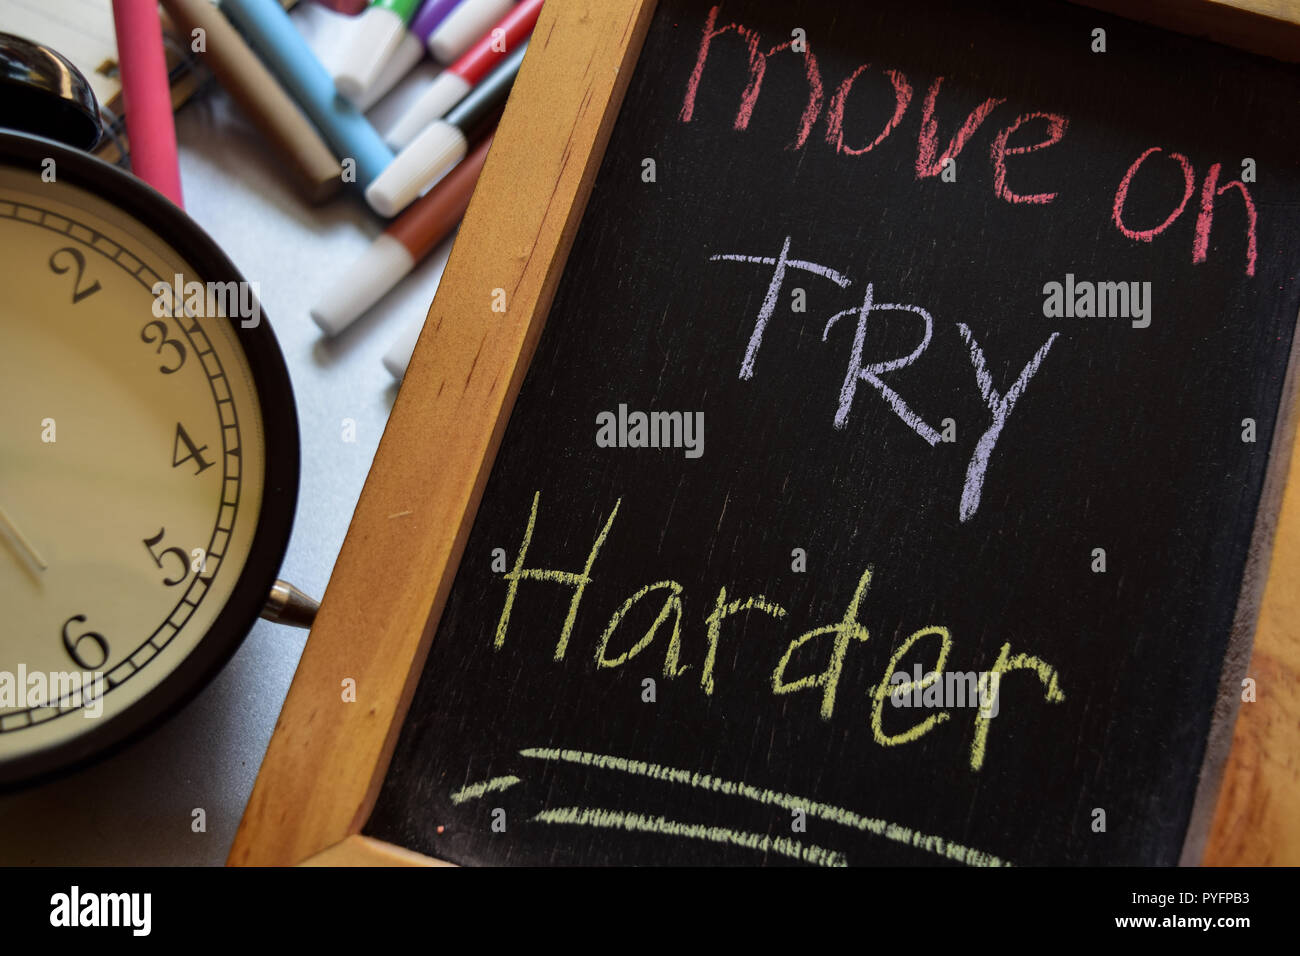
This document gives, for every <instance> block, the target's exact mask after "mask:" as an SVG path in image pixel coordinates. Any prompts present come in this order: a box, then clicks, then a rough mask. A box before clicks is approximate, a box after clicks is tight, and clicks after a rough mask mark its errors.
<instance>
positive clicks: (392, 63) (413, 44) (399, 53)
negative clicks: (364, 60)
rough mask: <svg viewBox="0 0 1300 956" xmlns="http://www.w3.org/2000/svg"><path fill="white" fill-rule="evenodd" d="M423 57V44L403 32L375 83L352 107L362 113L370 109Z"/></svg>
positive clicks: (415, 37)
mask: <svg viewBox="0 0 1300 956" xmlns="http://www.w3.org/2000/svg"><path fill="white" fill-rule="evenodd" d="M423 57H424V44H423V43H421V42H420V38H419V37H417V36H416V35H415V34H414V33H411V32H410V31H408V30H403V31H402V39H401V40H399V41H398V42H397V49H396V50H394V51H393V55H392V56H390V57H389V58H388V60H387V62H385V63H384V65H383V68H382V69H380V71H379V76H377V77H376V78H375V82H373V83H371V84H370V86H369V87H368V88H367V89H366V91H365V92H364V93H362V94H361V99H359V100H353V101H352V105H353V106H355V107H356V108H357V109H359V110H361V112H363V113H364V112H365V111H366V110H368V109H370V107H372V106H374V105H375V104H376V103H378V102H379V101H380V100H382V99H383V98H384V96H385V95H387V93H388V91H389V90H391V89H392V88H393V87H394V86H396V85H397V82H398V80H400V79H401V78H402V77H404V76H406V74H408V73H410V72H411V70H413V69H414V68H415V64H417V63H419V62H420V60H421V59H423Z"/></svg>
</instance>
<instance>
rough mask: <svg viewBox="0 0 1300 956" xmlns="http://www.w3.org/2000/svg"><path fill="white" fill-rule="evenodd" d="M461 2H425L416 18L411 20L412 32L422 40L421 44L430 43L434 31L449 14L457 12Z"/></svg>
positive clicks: (455, 0) (438, 0) (428, 0)
mask: <svg viewBox="0 0 1300 956" xmlns="http://www.w3.org/2000/svg"><path fill="white" fill-rule="evenodd" d="M460 2H461V0H424V4H423V6H421V7H420V10H419V12H418V13H416V15H415V18H414V19H413V20H411V32H412V33H414V34H415V35H416V36H417V37H419V38H420V42H421V43H428V42H429V37H430V35H432V33H433V31H434V30H436V29H438V27H439V26H441V25H442V21H443V20H445V19H447V14H449V13H451V11H453V10H455V9H456V7H457V6H458V5H459V4H460Z"/></svg>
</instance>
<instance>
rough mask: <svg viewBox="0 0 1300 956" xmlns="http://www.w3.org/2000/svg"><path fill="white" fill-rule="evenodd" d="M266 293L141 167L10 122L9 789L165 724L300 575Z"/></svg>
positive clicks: (3, 282)
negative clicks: (285, 576)
mask: <svg viewBox="0 0 1300 956" xmlns="http://www.w3.org/2000/svg"><path fill="white" fill-rule="evenodd" d="M0 113H3V110H2V109H0ZM0 122H3V119H2V118H0ZM254 288H255V287H250V286H249V284H248V283H246V281H245V280H244V278H243V276H241V275H240V274H239V272H238V270H236V268H235V267H234V265H232V264H231V262H230V260H229V259H228V258H227V257H226V256H225V254H224V253H222V251H221V250H220V249H219V248H218V247H217V245H216V244H215V243H214V242H213V241H212V240H211V239H210V238H209V237H208V236H207V235H206V234H205V233H204V232H203V230H202V229H201V228H200V227H199V226H198V225H197V224H196V223H194V221H193V220H191V219H190V218H189V217H188V216H187V215H186V214H185V213H184V212H183V211H181V210H180V209H178V208H177V207H176V206H174V205H173V204H172V203H171V202H170V201H168V200H167V199H166V198H164V197H163V196H161V195H160V194H158V193H156V192H154V191H153V190H152V189H150V188H149V187H147V186H145V185H143V184H142V183H140V182H139V181H138V180H136V179H134V178H133V177H131V176H130V175H128V174H127V173H125V172H123V171H121V170H119V169H117V168H116V167H113V166H110V165H108V164H106V163H103V162H101V161H99V160H97V159H95V158H93V157H91V156H90V155H89V154H87V153H83V152H81V151H79V150H74V149H69V148H66V147H65V146H63V145H60V144H59V143H56V142H54V141H52V140H48V139H43V138H39V137H35V136H31V135H26V134H23V133H17V132H6V131H0V785H11V784H14V783H16V782H20V781H28V780H30V779H32V778H35V777H37V776H41V775H45V774H48V773H51V772H55V771H58V770H61V769H65V768H68V767H71V766H73V765H75V764H79V763H82V762H85V761H87V760H89V759H91V758H93V757H96V756H100V755H102V754H104V753H106V752H108V751H109V750H111V749H113V748H114V747H116V746H118V745H120V744H122V743H123V742H125V741H127V740H128V739H130V738H133V737H135V736H137V735H138V734H140V733H142V732H143V731H145V730H147V729H149V728H151V727H153V726H155V725H157V724H158V723H159V722H160V721H161V720H162V719H163V718H164V717H166V716H167V715H169V714H170V713H172V712H174V711H175V710H176V709H177V708H179V707H180V706H181V705H182V704H183V703H184V702H186V701H187V700H189V699H190V698H191V697H193V696H194V694H195V693H196V692H197V691H198V690H199V689H200V688H201V687H202V686H203V685H204V684H205V683H206V682H207V681H208V680H209V679H210V678H211V677H213V676H214V675H215V674H216V672H217V671H218V670H219V669H220V668H221V667H222V665H223V664H224V663H225V662H226V661H227V660H228V659H229V657H230V656H231V654H232V653H233V652H234V651H235V649H236V648H237V647H238V646H239V644H240V642H241V641H242V639H243V637H244V636H245V635H246V634H247V633H248V631H249V629H250V627H251V626H252V624H253V622H254V620H255V619H256V618H257V616H258V615H259V613H262V612H263V610H264V608H265V607H266V605H267V601H268V596H269V595H271V593H272V590H273V587H275V586H276V585H277V584H278V582H277V581H276V574H277V571H278V569H279V567H280V564H281V561H282V559H283V557H284V553H285V548H286V545H287V543H288V539H289V533H290V529H291V526H292V521H293V515H294V506H295V503H296V498H297V489H298V469H299V451H298V447H299V446H298V424H297V416H296V413H295V410H294V399H293V393H292V390H291V387H290V383H289V376H288V373H287V371H286V369H285V365H284V359H283V357H282V355H281V352H280V348H279V346H278V344H277V342H276V339H275V336H274V334H273V333H272V331H271V328H270V326H269V325H268V324H267V320H266V317H265V316H264V315H262V314H261V310H260V305H259V304H258V303H257V300H256V297H255V296H254V295H252V294H251V293H252V292H253V291H254ZM232 303H235V304H234V305H232ZM280 592H281V596H283V587H281V588H280Z"/></svg>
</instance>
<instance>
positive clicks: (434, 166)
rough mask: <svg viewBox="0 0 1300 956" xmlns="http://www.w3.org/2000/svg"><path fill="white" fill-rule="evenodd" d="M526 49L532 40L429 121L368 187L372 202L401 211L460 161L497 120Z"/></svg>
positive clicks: (379, 208) (383, 210)
mask: <svg viewBox="0 0 1300 956" xmlns="http://www.w3.org/2000/svg"><path fill="white" fill-rule="evenodd" d="M527 52H528V44H527V43H526V42H525V43H521V44H520V45H519V46H518V47H516V48H515V50H514V52H513V53H511V54H509V55H508V56H507V57H506V58H505V59H504V60H502V61H501V63H500V64H498V66H497V68H496V69H495V70H493V71H492V72H491V73H489V74H488V75H487V76H486V77H484V79H483V82H482V83H480V84H479V85H478V86H476V87H474V89H472V90H470V92H469V95H468V96H466V97H465V98H464V99H462V100H461V101H460V102H459V103H457V104H456V105H455V106H453V107H452V108H451V111H450V112H449V113H448V114H447V115H446V116H445V117H443V118H442V119H440V120H435V121H434V122H433V123H430V124H429V125H428V126H427V127H425V130H424V132H422V133H421V134H420V135H419V136H417V137H415V139H414V140H412V141H411V144H410V145H409V146H407V147H406V148H405V149H404V150H402V151H401V152H400V153H398V154H397V155H396V156H395V157H394V158H393V161H392V163H390V164H389V166H388V168H387V169H385V170H384V171H383V172H382V173H380V174H379V175H378V176H377V177H375V180H374V182H372V183H371V184H370V186H369V187H367V189H366V202H368V203H370V208H371V209H373V210H375V212H377V213H379V214H380V215H381V216H394V215H396V214H397V213H399V212H401V211H402V210H403V209H404V208H406V206H407V205H408V204H409V203H410V202H411V201H412V200H414V199H415V197H416V196H418V195H420V193H422V192H423V191H424V190H425V189H427V188H428V187H429V186H431V185H433V184H434V183H436V182H437V181H438V180H439V179H441V178H442V177H443V176H444V175H445V174H446V173H447V171H448V170H449V169H451V168H452V167H454V166H455V165H456V164H457V163H458V162H460V161H461V159H462V158H464V156H465V154H466V153H467V152H469V148H470V146H471V145H472V144H473V143H475V142H477V141H478V140H479V139H481V138H482V137H484V136H486V135H487V133H488V131H489V130H491V128H492V126H493V124H495V123H496V120H497V117H498V116H499V115H500V112H501V110H502V108H503V107H504V106H505V101H506V97H508V96H509V95H510V87H511V85H512V84H513V83H514V81H515V77H516V76H517V75H518V74H519V66H520V64H521V63H523V60H524V54H525V53H527Z"/></svg>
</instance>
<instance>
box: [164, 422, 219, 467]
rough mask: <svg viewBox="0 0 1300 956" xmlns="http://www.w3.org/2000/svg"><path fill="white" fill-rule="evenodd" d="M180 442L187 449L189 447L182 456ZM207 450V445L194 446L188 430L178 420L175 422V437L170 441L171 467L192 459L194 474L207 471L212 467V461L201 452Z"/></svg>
mask: <svg viewBox="0 0 1300 956" xmlns="http://www.w3.org/2000/svg"><path fill="white" fill-rule="evenodd" d="M182 444H183V445H184V446H185V447H186V448H187V449H189V454H187V455H186V456H185V457H183V458H182V457H181V445H182ZM207 450H208V446H207V445H199V446H197V447H195V444H194V439H192V438H191V437H190V434H189V432H187V431H186V430H185V426H184V425H182V424H181V423H180V422H177V423H176V439H175V440H174V441H173V442H172V467H173V468H179V467H180V466H181V465H183V464H185V463H186V462H187V461H193V462H194V474H196V475H198V474H202V473H203V472H205V471H207V470H208V469H209V468H211V467H212V462H210V461H208V460H207V459H205V458H204V457H203V453H204V452H205V451H207Z"/></svg>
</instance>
